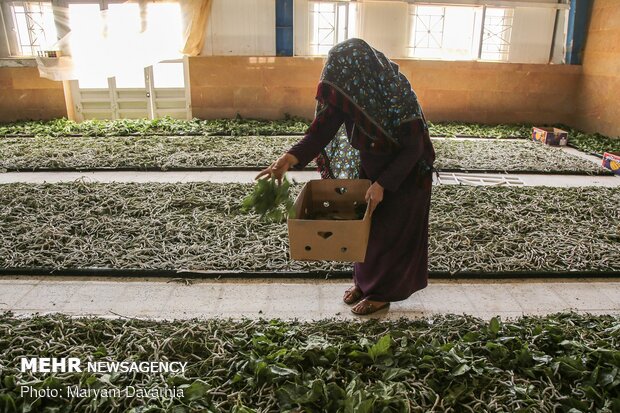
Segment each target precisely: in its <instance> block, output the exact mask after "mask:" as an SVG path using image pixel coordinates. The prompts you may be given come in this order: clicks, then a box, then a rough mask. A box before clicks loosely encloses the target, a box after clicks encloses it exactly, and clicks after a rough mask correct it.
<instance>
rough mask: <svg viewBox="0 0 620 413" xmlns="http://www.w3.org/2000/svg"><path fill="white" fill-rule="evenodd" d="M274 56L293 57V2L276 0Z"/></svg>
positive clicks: (291, 0)
mask: <svg viewBox="0 0 620 413" xmlns="http://www.w3.org/2000/svg"><path fill="white" fill-rule="evenodd" d="M276 56H293V0H276Z"/></svg>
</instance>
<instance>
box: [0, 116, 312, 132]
mask: <svg viewBox="0 0 620 413" xmlns="http://www.w3.org/2000/svg"><path fill="white" fill-rule="evenodd" d="M308 126H309V123H308V122H307V121H305V120H303V119H300V118H295V117H287V118H286V119H284V120H275V121H269V120H254V119H241V118H237V119H215V120H201V119H197V118H194V119H192V120H178V119H173V118H170V117H164V118H159V119H154V120H148V119H119V120H114V121H109V120H87V121H84V122H81V123H76V122H73V121H70V120H67V119H64V118H63V119H56V120H53V121H22V122H14V123H8V124H0V136H3V135H4V136H6V135H9V136H13V135H17V136H130V135H135V136H147V135H171V136H173V135H174V136H183V135H230V136H244V135H287V134H300V133H304V132H305V131H306V129H307V128H308Z"/></svg>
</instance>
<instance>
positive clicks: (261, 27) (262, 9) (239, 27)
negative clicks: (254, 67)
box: [202, 0, 276, 56]
mask: <svg viewBox="0 0 620 413" xmlns="http://www.w3.org/2000/svg"><path fill="white" fill-rule="evenodd" d="M275 27H276V2H275V0H213V8H212V10H211V16H210V18H209V22H208V23H207V37H206V40H205V46H204V48H203V53H202V54H203V55H206V56H210V55H214V56H223V55H233V56H275V54H276V29H275Z"/></svg>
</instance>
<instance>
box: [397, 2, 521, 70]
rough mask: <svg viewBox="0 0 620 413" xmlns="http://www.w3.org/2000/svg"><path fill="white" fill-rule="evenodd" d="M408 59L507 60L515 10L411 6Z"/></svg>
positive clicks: (479, 7) (477, 7) (478, 7)
mask: <svg viewBox="0 0 620 413" xmlns="http://www.w3.org/2000/svg"><path fill="white" fill-rule="evenodd" d="M409 13H410V15H409V27H410V31H409V53H408V55H409V57H417V58H426V59H446V60H476V59H480V60H493V61H505V60H508V56H509V51H510V40H511V31H512V20H513V9H509V8H491V7H486V6H434V5H419V6H418V5H411V6H410V8H409Z"/></svg>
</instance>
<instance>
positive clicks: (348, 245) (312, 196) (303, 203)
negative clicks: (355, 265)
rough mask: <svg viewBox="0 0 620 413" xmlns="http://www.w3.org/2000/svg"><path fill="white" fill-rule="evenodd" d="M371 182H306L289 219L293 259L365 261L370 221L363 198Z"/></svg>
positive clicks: (348, 180)
mask: <svg viewBox="0 0 620 413" xmlns="http://www.w3.org/2000/svg"><path fill="white" fill-rule="evenodd" d="M370 184H371V182H370V181H369V180H367V179H318V180H312V181H310V182H308V183H306V184H305V186H304V187H303V189H302V191H301V193H300V194H299V196H298V197H297V200H296V201H295V217H294V218H289V219H288V234H289V245H290V253H291V259H293V260H302V261H306V260H321V261H323V260H324V261H343V262H364V259H365V257H366V248H367V247H368V236H369V234H370V220H371V212H370V209H369V208H368V206H367V205H365V204H366V201H365V199H364V198H365V196H366V191H367V190H368V188H369V187H370ZM359 207H363V208H364V210H363V211H361V213H363V217H361V216H360V215H361V214H360V211H359V209H360V208H359ZM358 214H360V215H358ZM336 215H337V216H338V218H333V216H336ZM326 217H332V218H326ZM360 218H361V219H360Z"/></svg>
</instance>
